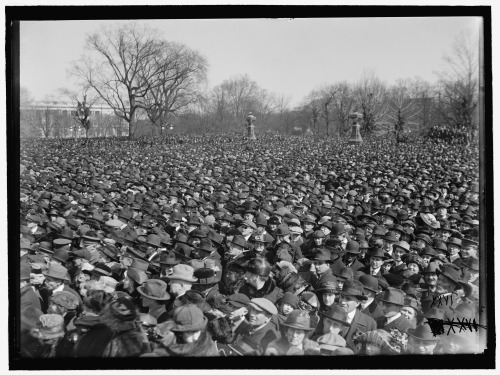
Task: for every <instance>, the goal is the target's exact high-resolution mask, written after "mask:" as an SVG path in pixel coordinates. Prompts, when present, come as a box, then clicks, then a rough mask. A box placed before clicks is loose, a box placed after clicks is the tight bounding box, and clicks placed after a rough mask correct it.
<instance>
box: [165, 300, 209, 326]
mask: <svg viewBox="0 0 500 375" xmlns="http://www.w3.org/2000/svg"><path fill="white" fill-rule="evenodd" d="M173 320H174V323H175V326H174V327H173V328H171V331H173V332H191V331H199V330H202V329H203V328H205V327H206V325H207V323H208V319H207V318H206V317H205V316H204V315H203V311H202V310H201V309H200V308H199V307H198V306H196V305H194V304H187V305H184V306H179V307H177V308H176V309H175V310H174V316H173Z"/></svg>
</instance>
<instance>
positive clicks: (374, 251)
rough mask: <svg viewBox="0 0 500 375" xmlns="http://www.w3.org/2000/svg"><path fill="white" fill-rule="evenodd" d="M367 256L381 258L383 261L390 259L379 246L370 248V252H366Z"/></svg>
mask: <svg viewBox="0 0 500 375" xmlns="http://www.w3.org/2000/svg"><path fill="white" fill-rule="evenodd" d="M366 255H367V256H368V257H379V258H382V259H388V258H390V257H389V256H388V255H387V253H386V252H384V249H383V248H381V247H378V246H373V247H370V248H368V251H367V252H366Z"/></svg>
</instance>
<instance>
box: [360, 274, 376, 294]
mask: <svg viewBox="0 0 500 375" xmlns="http://www.w3.org/2000/svg"><path fill="white" fill-rule="evenodd" d="M359 281H360V282H361V284H363V288H364V289H367V290H369V291H371V292H374V293H378V292H379V289H378V279H377V278H376V277H375V276H372V275H366V274H363V275H361V276H360V277H359Z"/></svg>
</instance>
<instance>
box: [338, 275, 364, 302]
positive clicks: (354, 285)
mask: <svg viewBox="0 0 500 375" xmlns="http://www.w3.org/2000/svg"><path fill="white" fill-rule="evenodd" d="M340 294H341V295H343V296H350V297H355V298H357V299H359V300H367V299H368V297H366V296H365V295H364V294H363V284H362V283H361V282H359V281H358V280H346V281H345V282H344V285H343V287H342V290H341V291H340Z"/></svg>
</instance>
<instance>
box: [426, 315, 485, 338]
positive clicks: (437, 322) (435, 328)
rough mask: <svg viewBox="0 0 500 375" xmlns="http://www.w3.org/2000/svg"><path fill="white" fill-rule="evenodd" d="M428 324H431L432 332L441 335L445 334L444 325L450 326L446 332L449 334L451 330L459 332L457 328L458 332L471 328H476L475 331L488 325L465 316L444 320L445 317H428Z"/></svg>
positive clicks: (470, 329)
mask: <svg viewBox="0 0 500 375" xmlns="http://www.w3.org/2000/svg"><path fill="white" fill-rule="evenodd" d="M426 323H427V324H429V327H430V328H431V331H432V334H433V335H434V336H439V335H443V334H444V333H445V332H444V331H445V329H444V327H445V326H448V327H449V328H448V332H447V333H446V334H447V335H449V334H450V332H453V333H457V332H456V331H455V328H457V329H458V333H460V332H462V331H466V330H469V331H471V332H472V330H474V331H475V332H477V331H478V329H479V328H483V329H486V326H483V325H481V324H478V323H477V322H476V319H467V318H463V319H462V320H460V319H459V318H456V321H455V318H453V319H451V320H450V319H447V320H446V321H444V320H443V319H435V318H427V322H426Z"/></svg>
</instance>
